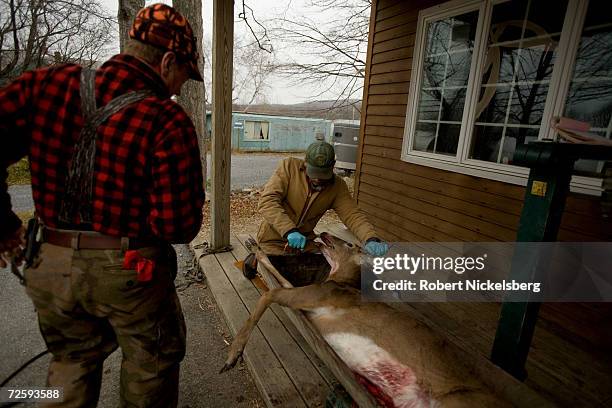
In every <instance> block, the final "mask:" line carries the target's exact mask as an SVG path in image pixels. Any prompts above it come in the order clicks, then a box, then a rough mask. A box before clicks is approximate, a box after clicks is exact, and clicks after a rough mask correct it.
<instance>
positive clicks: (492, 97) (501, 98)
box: [476, 85, 510, 124]
mask: <svg viewBox="0 0 612 408" xmlns="http://www.w3.org/2000/svg"><path fill="white" fill-rule="evenodd" d="M480 89H481V92H480V100H481V102H480V103H479V105H477V106H476V115H477V116H476V122H486V123H502V124H503V123H504V120H505V119H506V111H507V110H508V99H509V98H510V86H509V85H505V86H483V87H481V88H480ZM487 100H488V101H490V102H489V103H486V104H485V103H482V101H487ZM480 111H481V112H480Z"/></svg>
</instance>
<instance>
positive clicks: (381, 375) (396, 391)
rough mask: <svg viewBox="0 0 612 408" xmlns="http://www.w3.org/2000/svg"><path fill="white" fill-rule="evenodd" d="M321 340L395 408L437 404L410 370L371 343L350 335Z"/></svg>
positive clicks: (330, 336) (366, 338)
mask: <svg viewBox="0 0 612 408" xmlns="http://www.w3.org/2000/svg"><path fill="white" fill-rule="evenodd" d="M324 337H325V340H326V341H327V342H328V343H329V345H330V346H331V347H332V348H333V349H334V351H335V352H336V353H337V354H338V356H339V357H340V358H341V359H342V361H344V362H345V363H346V365H348V366H349V368H350V369H351V370H353V371H355V372H357V373H358V374H360V375H361V376H363V377H365V378H367V379H368V380H369V381H370V382H372V383H373V384H375V385H376V386H378V387H379V388H380V389H381V390H382V391H383V392H384V393H385V394H386V395H387V396H388V397H390V398H391V399H392V400H393V404H394V405H395V407H397V408H425V407H428V408H431V407H436V406H437V405H438V404H437V403H436V401H434V400H433V399H431V398H430V397H429V396H428V395H427V394H426V393H425V392H423V390H421V388H420V387H419V386H418V384H417V378H416V375H415V373H414V371H413V370H411V369H410V368H409V367H407V366H405V365H403V364H402V363H400V362H399V361H397V360H396V359H395V358H394V357H393V356H392V355H391V354H389V353H388V352H387V351H385V350H384V349H382V348H381V347H379V346H378V345H376V343H374V342H373V341H372V340H371V339H369V338H368V337H365V336H360V335H358V334H354V333H343V332H338V333H329V334H327V335H325V336H324Z"/></svg>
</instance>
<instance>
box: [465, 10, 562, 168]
mask: <svg viewBox="0 0 612 408" xmlns="http://www.w3.org/2000/svg"><path fill="white" fill-rule="evenodd" d="M566 8H567V1H556V0H555V1H552V0H540V1H523V0H521V1H511V2H505V3H501V4H497V5H495V6H494V8H493V15H492V24H491V27H490V30H489V39H488V48H487V55H486V62H485V66H484V69H483V77H482V85H481V89H480V95H479V101H478V103H477V106H476V122H475V124H474V132H473V138H472V142H471V149H470V158H473V159H478V160H485V161H490V162H495V163H504V164H511V163H512V156H513V154H514V150H515V149H516V146H517V145H520V144H523V143H525V142H526V141H528V140H532V139H533V138H534V137H535V138H537V135H538V133H539V129H540V126H541V124H542V114H543V112H544V106H545V104H546V97H547V95H548V90H549V82H550V79H551V76H552V72H553V68H554V64H555V58H556V52H557V46H558V42H559V37H560V34H561V29H562V26H563V19H564V14H565V10H566ZM534 135H535V136H534Z"/></svg>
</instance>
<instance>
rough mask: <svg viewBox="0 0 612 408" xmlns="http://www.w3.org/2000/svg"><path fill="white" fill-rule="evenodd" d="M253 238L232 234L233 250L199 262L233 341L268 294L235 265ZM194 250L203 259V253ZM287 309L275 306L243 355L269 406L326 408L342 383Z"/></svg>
mask: <svg viewBox="0 0 612 408" xmlns="http://www.w3.org/2000/svg"><path fill="white" fill-rule="evenodd" d="M336 229H337V230H341V228H338V227H337V228H335V230H336ZM337 233H338V232H337V231H336V234H337ZM249 237H250V236H249V235H246V234H244V235H237V236H236V235H232V236H231V238H230V243H231V245H232V246H233V248H234V249H233V251H231V252H224V253H217V254H211V255H206V256H203V257H202V258H200V261H199V262H200V267H201V268H202V270H203V271H204V274H205V276H206V280H207V282H208V285H209V286H210V289H211V291H212V293H213V295H214V297H215V300H216V302H217V304H218V305H219V308H220V309H221V312H222V314H223V316H224V318H225V321H226V323H227V325H228V327H229V329H230V331H231V332H232V335H234V336H235V335H236V332H237V331H238V330H239V329H240V327H241V326H242V325H243V324H244V322H245V321H246V320H247V318H248V317H249V315H250V313H251V311H252V310H253V309H254V308H255V305H256V304H257V301H258V299H259V297H260V294H261V293H262V292H263V291H264V290H266V289H265V285H264V284H263V282H262V281H261V280H260V278H259V277H257V278H255V279H253V280H252V281H250V280H248V279H246V278H245V277H244V276H243V275H242V272H241V271H240V270H238V268H237V267H236V266H235V265H234V262H236V261H240V260H243V259H244V258H245V257H246V255H247V253H248V250H247V249H246V248H245V246H244V242H245V241H246V240H247V239H248V238H249ZM195 251H196V256H197V257H198V258H199V257H200V254H201V250H197V249H196V250H195ZM198 251H199V252H198ZM282 309H283V308H282V307H281V306H279V305H272V306H271V307H270V310H269V311H267V312H266V313H265V314H264V315H263V317H262V318H261V320H260V321H259V323H258V325H257V327H256V328H255V330H254V331H253V334H252V335H251V338H250V340H249V342H248V344H247V346H246V348H245V353H244V359H245V361H246V363H247V366H248V368H249V371H250V373H251V375H252V376H253V379H254V380H255V384H256V385H257V388H258V389H259V392H260V393H261V396H262V398H263V399H264V401H265V402H266V404H267V406H268V407H324V406H325V399H326V398H327V395H328V394H329V393H330V391H331V390H332V389H333V388H334V386H335V385H336V384H338V381H337V380H336V378H335V377H334V375H333V374H332V373H331V371H330V370H329V369H328V368H327V367H326V366H325V364H323V363H322V362H321V360H320V359H319V358H318V357H317V356H316V354H315V353H314V352H313V351H312V349H311V348H310V346H309V345H308V344H307V343H306V340H304V338H303V337H302V335H301V334H300V333H299V332H298V329H297V328H296V327H295V325H293V323H292V322H291V321H290V320H289V318H288V317H287V315H286V314H285V312H284V311H283V310H282ZM219 368H220V367H219Z"/></svg>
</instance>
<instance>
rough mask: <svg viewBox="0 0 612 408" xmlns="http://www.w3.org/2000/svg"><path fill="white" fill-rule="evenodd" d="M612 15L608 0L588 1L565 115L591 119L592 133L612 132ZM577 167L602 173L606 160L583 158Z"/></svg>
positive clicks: (587, 120) (583, 119) (585, 119)
mask: <svg viewBox="0 0 612 408" xmlns="http://www.w3.org/2000/svg"><path fill="white" fill-rule="evenodd" d="M610 50H612V16H611V15H610V12H609V2H607V1H602V0H599V1H598V0H592V1H590V2H589V8H588V10H587V15H586V19H585V22H584V28H583V30H582V36H581V38H580V45H579V47H578V53H577V55H576V63H575V66H574V74H573V76H572V81H571V83H570V88H569V93H568V95H567V99H566V101H565V113H564V116H567V117H570V118H573V119H577V120H581V121H585V122H589V123H590V124H591V132H593V133H597V134H599V135H600V136H603V137H607V138H608V139H610V138H611V134H612V52H610ZM576 169H577V170H581V171H585V172H595V173H599V172H601V170H602V169H603V163H602V162H597V161H594V160H580V161H578V162H577V163H576Z"/></svg>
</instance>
